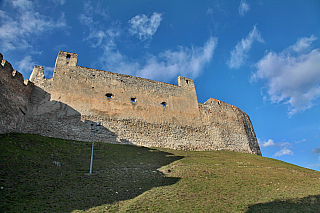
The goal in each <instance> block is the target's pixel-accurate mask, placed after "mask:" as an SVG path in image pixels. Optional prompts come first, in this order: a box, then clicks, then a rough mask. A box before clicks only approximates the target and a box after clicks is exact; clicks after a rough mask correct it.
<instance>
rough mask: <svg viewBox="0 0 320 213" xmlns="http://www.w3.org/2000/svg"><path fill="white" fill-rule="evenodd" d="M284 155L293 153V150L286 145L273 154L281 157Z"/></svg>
mask: <svg viewBox="0 0 320 213" xmlns="http://www.w3.org/2000/svg"><path fill="white" fill-rule="evenodd" d="M282 155H293V152H292V151H291V150H290V149H288V147H284V148H283V149H281V150H280V151H278V152H276V153H275V154H274V155H273V156H274V157H280V156H282Z"/></svg>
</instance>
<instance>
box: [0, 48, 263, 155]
mask: <svg viewBox="0 0 320 213" xmlns="http://www.w3.org/2000/svg"><path fill="white" fill-rule="evenodd" d="M0 57H1V58H0V60H1V66H0V75H1V76H0V101H1V105H0V133H8V132H22V133H32V134H39V135H43V136H49V137H56V138H63V139H73V140H81V141H90V140H91V137H92V136H91V134H90V123H91V121H94V122H101V125H102V128H101V130H100V131H99V132H98V133H97V134H96V140H97V141H103V142H109V143H122V144H134V145H140V146H147V147H165V148H172V149H180V150H197V151H204V150H230V151H237V152H243V153H250V154H257V155H261V152H260V148H259V145H258V142H257V139H256V136H255V133H254V130H253V126H252V123H251V121H250V119H249V116H248V115H247V114H246V113H244V112H242V111H241V110H240V109H239V108H237V107H235V106H231V105H229V104H227V103H224V102H222V101H219V100H216V99H213V98H210V99H209V100H207V101H206V102H205V103H203V104H202V103H198V99H197V94H196V90H195V86H194V83H193V80H192V79H189V78H185V77H182V76H179V77H178V86H177V85H172V84H167V83H163V82H158V81H153V80H149V79H143V78H138V77H134V76H129V75H123V74H118V73H113V72H107V71H101V70H96V69H90V68H86V67H81V66H77V61H78V55H77V54H75V53H69V52H63V51H60V52H59V54H58V57H57V59H56V63H55V69H54V73H53V77H52V78H51V79H45V77H44V72H43V67H41V66H35V67H34V69H33V72H32V74H31V76H30V79H29V80H23V77H22V75H21V74H20V73H19V72H17V71H15V70H13V68H12V66H11V64H10V63H9V62H7V61H6V60H2V59H3V56H2V55H1V54H0Z"/></svg>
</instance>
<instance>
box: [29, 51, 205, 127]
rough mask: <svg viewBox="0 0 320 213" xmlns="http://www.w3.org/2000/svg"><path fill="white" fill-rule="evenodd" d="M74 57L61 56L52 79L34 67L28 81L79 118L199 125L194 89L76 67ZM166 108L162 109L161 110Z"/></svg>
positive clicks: (186, 82)
mask: <svg viewBox="0 0 320 213" xmlns="http://www.w3.org/2000/svg"><path fill="white" fill-rule="evenodd" d="M76 63H77V54H72V53H66V52H60V53H59V56H58V58H57V61H56V65H55V71H54V75H53V78H52V79H50V80H47V79H44V77H43V70H42V68H41V67H36V68H35V70H34V71H33V73H32V75H31V77H30V80H31V81H32V82H35V84H36V85H37V86H39V87H40V88H42V89H43V90H45V91H47V92H48V93H50V94H51V100H55V101H60V102H63V103H66V104H68V105H69V106H71V107H72V108H74V109H75V110H77V111H78V112H80V113H81V114H82V115H88V116H99V117H100V116H103V117H106V118H110V119H135V120H143V121H146V122H151V123H167V122H168V123H172V122H179V123H185V122H193V123H196V122H199V120H197V119H199V110H198V102H197V96H196V92H195V87H194V84H193V81H192V80H191V79H187V78H184V77H179V86H176V85H171V84H166V83H163V82H157V81H152V80H147V79H141V78H137V77H134V76H129V75H122V74H117V73H112V72H106V71H99V70H95V69H89V68H86V67H80V66H76ZM164 105H165V106H164Z"/></svg>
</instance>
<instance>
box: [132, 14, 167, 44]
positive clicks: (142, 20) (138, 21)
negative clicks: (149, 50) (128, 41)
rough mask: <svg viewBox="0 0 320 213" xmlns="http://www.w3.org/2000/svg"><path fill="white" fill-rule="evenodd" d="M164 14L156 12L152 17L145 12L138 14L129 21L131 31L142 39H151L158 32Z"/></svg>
mask: <svg viewBox="0 0 320 213" xmlns="http://www.w3.org/2000/svg"><path fill="white" fill-rule="evenodd" d="M161 16H162V14H161V13H157V12H154V13H153V14H152V16H150V18H148V17H147V16H146V15H145V14H142V15H136V16H135V17H133V18H132V19H130V20H129V21H128V23H129V24H130V28H129V33H130V34H131V35H136V36H137V37H138V38H139V39H140V40H141V41H145V40H149V39H151V38H152V36H153V35H154V34H155V33H156V31H157V29H158V27H159V26H160V22H161V20H162V17H161Z"/></svg>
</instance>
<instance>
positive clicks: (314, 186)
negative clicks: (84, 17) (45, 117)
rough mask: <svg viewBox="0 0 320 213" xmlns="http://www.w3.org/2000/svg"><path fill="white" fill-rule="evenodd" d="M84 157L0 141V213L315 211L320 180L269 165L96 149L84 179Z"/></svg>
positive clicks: (215, 156)
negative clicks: (91, 168) (91, 169)
mask: <svg viewBox="0 0 320 213" xmlns="http://www.w3.org/2000/svg"><path fill="white" fill-rule="evenodd" d="M90 155H91V142H79V141H70V140H62V139H54V138H47V137H41V136H38V135H28V134H10V135H0V159H1V160H0V174H1V177H0V178H1V179H0V186H1V190H0V200H1V203H0V211H1V212H114V211H120V212H124V211H129V212H133V211H137V212H152V211H153V212H154V211H155V212H286V211H287V212H319V211H320V173H319V172H317V171H313V170H309V169H305V168H301V167H298V166H294V165H291V164H287V163H284V162H281V161H277V160H274V159H269V158H264V157H260V156H256V155H250V154H243V153H236V152H229V151H210V152H191V151H190V152H189V151H177V150H170V149H163V148H145V147H137V146H129V145H116V144H107V143H95V150H94V160H93V174H92V175H88V172H89V166H90ZM53 161H59V162H61V163H62V165H61V166H55V165H54V164H53V163H52V162H53Z"/></svg>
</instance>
